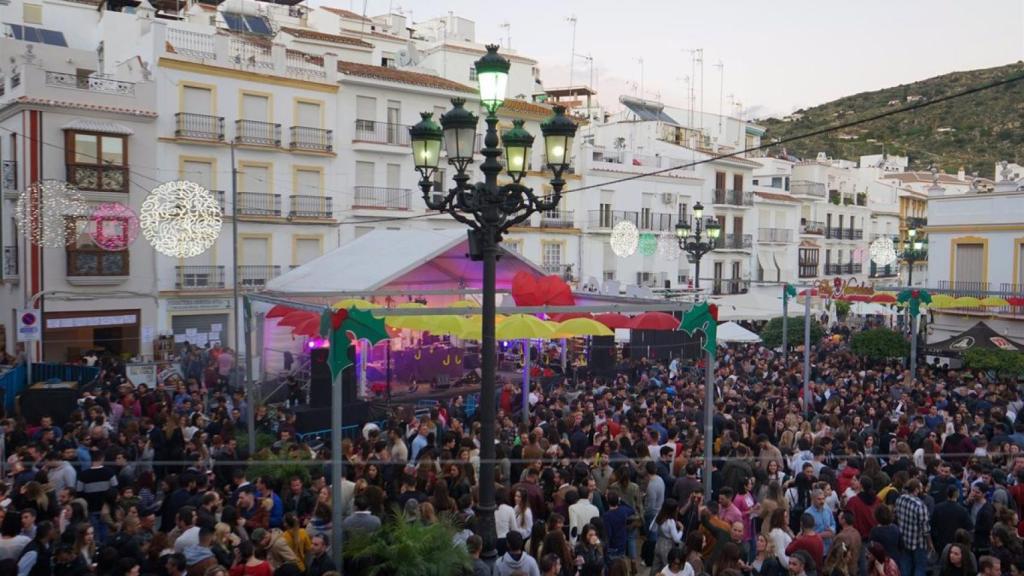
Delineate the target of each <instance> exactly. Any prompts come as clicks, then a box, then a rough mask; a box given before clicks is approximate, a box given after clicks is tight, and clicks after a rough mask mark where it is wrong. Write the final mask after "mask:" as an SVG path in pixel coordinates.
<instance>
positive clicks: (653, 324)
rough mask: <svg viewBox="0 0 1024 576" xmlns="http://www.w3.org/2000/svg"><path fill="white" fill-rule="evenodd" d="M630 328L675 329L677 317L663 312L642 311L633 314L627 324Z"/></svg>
mask: <svg viewBox="0 0 1024 576" xmlns="http://www.w3.org/2000/svg"><path fill="white" fill-rule="evenodd" d="M628 328H629V329H631V330H676V329H678V328H679V319H678V318H676V317H675V316H673V315H671V314H666V313H665V312H644V313H643V314H641V315H639V316H635V317H634V318H633V319H632V320H631V321H630V323H629V326H628Z"/></svg>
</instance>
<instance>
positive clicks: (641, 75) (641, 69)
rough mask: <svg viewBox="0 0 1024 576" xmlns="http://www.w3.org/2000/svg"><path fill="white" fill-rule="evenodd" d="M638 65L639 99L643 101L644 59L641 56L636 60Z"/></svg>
mask: <svg viewBox="0 0 1024 576" xmlns="http://www.w3.org/2000/svg"><path fill="white" fill-rule="evenodd" d="M636 61H637V62H639V63H640V99H641V100H643V99H644V97H645V96H644V58H643V56H641V57H640V58H637V59H636Z"/></svg>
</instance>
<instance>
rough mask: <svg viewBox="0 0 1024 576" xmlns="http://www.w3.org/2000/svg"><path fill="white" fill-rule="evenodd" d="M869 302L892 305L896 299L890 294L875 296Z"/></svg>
mask: <svg viewBox="0 0 1024 576" xmlns="http://www.w3.org/2000/svg"><path fill="white" fill-rule="evenodd" d="M871 301H872V302H877V303H879V304H893V303H895V302H896V297H895V296H893V295H892V294H875V295H874V296H872V297H871Z"/></svg>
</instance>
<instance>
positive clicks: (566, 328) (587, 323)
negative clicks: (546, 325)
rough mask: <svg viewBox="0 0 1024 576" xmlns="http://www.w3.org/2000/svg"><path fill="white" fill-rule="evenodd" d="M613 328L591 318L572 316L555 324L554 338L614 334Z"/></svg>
mask: <svg viewBox="0 0 1024 576" xmlns="http://www.w3.org/2000/svg"><path fill="white" fill-rule="evenodd" d="M614 335H615V332H613V331H612V330H611V328H609V327H607V326H605V325H604V324H601V323H600V322H598V321H597V320H593V319H591V318H572V319H570V320H566V321H565V322H560V323H558V324H556V325H555V333H554V334H553V335H552V337H554V338H572V337H573V336H614Z"/></svg>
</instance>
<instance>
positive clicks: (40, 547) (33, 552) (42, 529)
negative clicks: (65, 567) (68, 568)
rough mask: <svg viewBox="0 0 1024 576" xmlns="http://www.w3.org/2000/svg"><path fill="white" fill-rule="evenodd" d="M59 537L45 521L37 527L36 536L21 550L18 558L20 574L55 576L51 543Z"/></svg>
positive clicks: (51, 525) (50, 524)
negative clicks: (52, 575) (53, 575)
mask: <svg viewBox="0 0 1024 576" xmlns="http://www.w3.org/2000/svg"><path fill="white" fill-rule="evenodd" d="M56 536H57V532H56V530H54V529H53V524H52V523H50V522H48V521H46V520H44V521H42V522H40V523H39V525H38V526H36V536H35V538H33V539H32V541H31V542H29V543H28V544H26V545H25V548H23V549H22V550H21V556H20V557H19V558H18V574H27V575H28V576H50V575H51V574H53V573H54V572H53V568H52V567H51V559H52V555H53V550H52V549H51V548H52V546H51V543H52V542H53V540H54V538H55V537H56Z"/></svg>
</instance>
